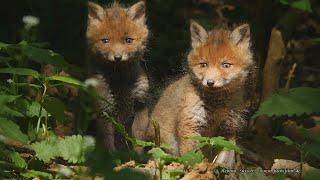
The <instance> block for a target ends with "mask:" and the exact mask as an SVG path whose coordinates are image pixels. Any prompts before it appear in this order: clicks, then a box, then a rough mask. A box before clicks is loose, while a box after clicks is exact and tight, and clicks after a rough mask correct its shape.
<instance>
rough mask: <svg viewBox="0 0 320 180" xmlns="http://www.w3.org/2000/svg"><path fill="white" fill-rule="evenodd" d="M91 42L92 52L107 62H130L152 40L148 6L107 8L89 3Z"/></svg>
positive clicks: (135, 5)
mask: <svg viewBox="0 0 320 180" xmlns="http://www.w3.org/2000/svg"><path fill="white" fill-rule="evenodd" d="M88 6H89V7H88V8H89V9H88V10H89V12H88V26H87V34H86V36H87V41H88V45H89V48H90V50H91V51H92V52H93V53H94V54H96V55H98V56H100V57H102V59H104V60H106V61H112V62H116V61H119V62H120V61H129V60H131V59H134V58H136V57H137V56H138V55H141V54H142V53H143V50H144V49H145V46H146V41H147V37H148V28H147V26H146V23H145V3H144V2H142V1H141V2H138V3H136V4H134V5H133V6H131V7H129V8H124V7H121V5H119V4H118V3H114V4H112V5H111V6H110V7H107V8H103V7H101V6H99V5H98V4H95V3H93V2H89V3H88Z"/></svg>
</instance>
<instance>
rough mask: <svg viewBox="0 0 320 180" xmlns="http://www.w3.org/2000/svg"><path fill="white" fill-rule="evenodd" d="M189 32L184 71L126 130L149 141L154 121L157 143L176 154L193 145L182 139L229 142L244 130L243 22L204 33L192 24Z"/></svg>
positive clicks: (247, 60) (248, 63) (246, 61)
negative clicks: (216, 138)
mask: <svg viewBox="0 0 320 180" xmlns="http://www.w3.org/2000/svg"><path fill="white" fill-rule="evenodd" d="M190 31H191V40H192V43H191V45H192V49H191V51H190V52H189V55H188V68H189V73H188V74H187V75H185V76H183V77H182V78H180V79H179V80H177V81H175V82H174V83H172V84H171V85H169V86H168V87H167V88H166V89H165V90H164V92H163V94H162V95H161V97H160V99H159V100H158V102H157V103H156V105H155V107H154V108H153V109H152V110H150V112H149V110H148V109H147V108H145V109H144V110H143V111H142V112H141V113H139V114H137V115H136V117H135V120H134V123H133V126H132V132H133V135H134V137H136V138H139V139H143V140H152V139H153V138H154V136H155V135H154V128H153V126H152V122H151V121H152V120H155V121H157V122H158V123H159V126H160V142H161V143H165V144H170V145H171V146H172V147H173V151H172V153H173V154H176V155H179V154H180V155H181V154H184V153H186V152H188V151H190V150H192V149H193V148H194V147H195V142H194V141H192V140H190V139H188V137H193V136H199V135H201V136H209V137H212V136H217V135H222V136H226V137H227V138H235V136H236V134H237V132H238V131H239V130H240V129H241V127H243V126H245V120H244V117H243V115H244V112H245V111H246V108H245V105H244V101H243V95H244V87H245V82H246V80H247V76H248V73H249V72H250V69H251V67H253V60H252V52H251V50H250V27H249V25H248V24H244V25H241V26H238V27H237V28H235V29H234V30H233V31H229V30H226V29H214V30H212V31H209V32H207V31H206V30H205V29H204V28H203V27H202V26H200V25H199V24H198V23H196V22H194V21H192V22H191V25H190Z"/></svg>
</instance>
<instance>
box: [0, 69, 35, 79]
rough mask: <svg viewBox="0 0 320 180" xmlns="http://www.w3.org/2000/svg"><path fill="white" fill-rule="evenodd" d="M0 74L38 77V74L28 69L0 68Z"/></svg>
mask: <svg viewBox="0 0 320 180" xmlns="http://www.w3.org/2000/svg"><path fill="white" fill-rule="evenodd" d="M0 73H6V74H16V75H22V76H32V77H34V78H38V77H39V73H38V72H37V71H35V70H33V69H28V68H1V69H0Z"/></svg>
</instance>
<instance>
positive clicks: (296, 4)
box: [280, 0, 312, 12]
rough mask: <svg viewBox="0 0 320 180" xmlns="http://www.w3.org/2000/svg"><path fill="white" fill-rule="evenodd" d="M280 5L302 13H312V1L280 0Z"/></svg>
mask: <svg viewBox="0 0 320 180" xmlns="http://www.w3.org/2000/svg"><path fill="white" fill-rule="evenodd" d="M280 3H281V4H284V5H288V6H290V7H292V8H295V9H300V10H302V11H307V12H312V9H311V3H310V0H280Z"/></svg>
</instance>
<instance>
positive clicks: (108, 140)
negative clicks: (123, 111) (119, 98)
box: [93, 74, 116, 151]
mask: <svg viewBox="0 0 320 180" xmlns="http://www.w3.org/2000/svg"><path fill="white" fill-rule="evenodd" d="M93 78H94V79H95V80H96V81H97V85H96V86H95V89H96V91H97V93H98V95H99V96H100V97H101V98H103V99H104V100H98V111H97V112H98V113H97V116H98V117H97V121H96V127H97V134H98V140H99V141H101V142H102V144H103V145H104V146H105V147H106V148H107V149H108V150H110V151H114V150H115V149H116V148H115V143H114V128H113V125H112V124H111V123H110V122H107V120H106V118H105V117H103V115H102V113H103V112H106V113H108V114H109V115H110V116H113V115H115V114H116V112H115V100H114V96H113V94H112V92H111V89H110V86H109V84H108V83H107V81H106V79H105V78H104V77H103V76H102V75H100V74H96V75H94V76H93Z"/></svg>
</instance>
